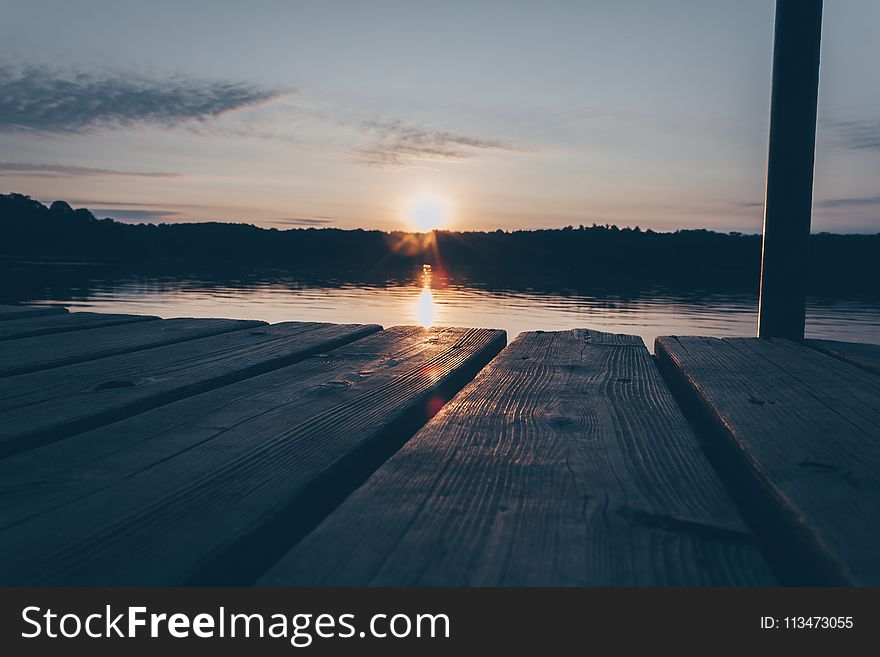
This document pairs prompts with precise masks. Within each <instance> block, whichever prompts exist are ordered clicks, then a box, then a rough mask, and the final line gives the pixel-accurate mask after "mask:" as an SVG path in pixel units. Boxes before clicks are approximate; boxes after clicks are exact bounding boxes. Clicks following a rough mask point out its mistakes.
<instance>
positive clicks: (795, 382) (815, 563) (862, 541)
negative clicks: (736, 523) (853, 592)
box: [656, 337, 880, 585]
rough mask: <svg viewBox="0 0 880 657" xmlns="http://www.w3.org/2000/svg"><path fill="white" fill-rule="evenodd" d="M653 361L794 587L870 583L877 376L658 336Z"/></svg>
mask: <svg viewBox="0 0 880 657" xmlns="http://www.w3.org/2000/svg"><path fill="white" fill-rule="evenodd" d="M656 353H657V356H658V361H659V362H660V363H661V366H662V367H663V368H664V371H665V372H668V373H669V376H670V378H671V380H674V378H676V377H677V379H678V381H679V382H680V384H681V389H682V390H683V391H685V393H686V396H685V397H683V402H684V403H686V404H689V405H690V406H691V407H692V408H693V409H694V410H695V411H696V412H697V413H698V416H699V417H700V418H702V420H703V421H704V422H705V424H706V426H708V427H709V428H710V432H709V433H708V435H709V436H710V437H712V438H713V439H714V440H715V441H716V443H717V444H718V446H719V448H723V449H728V448H729V449H728V451H729V454H730V455H731V460H735V461H736V462H737V463H738V467H737V469H736V470H735V471H734V472H733V480H732V481H731V483H732V485H734V486H738V487H740V488H741V489H743V491H744V495H745V496H746V497H748V498H749V499H750V501H751V504H750V509H748V510H747V511H746V513H747V514H748V515H754V516H755V517H756V518H757V519H760V517H761V516H764V515H766V514H772V518H771V522H769V523H766V522H765V523H764V529H763V530H762V533H765V534H766V541H765V542H766V543H767V544H768V545H775V546H777V548H778V550H779V552H780V553H781V555H782V558H784V559H786V560H789V561H792V560H796V561H797V562H798V564H799V566H798V567H799V568H801V570H802V572H801V573H800V576H799V578H798V579H799V581H800V583H806V584H810V583H831V584H845V585H848V584H871V585H877V584H878V583H880V557H878V554H877V545H878V544H880V378H878V377H877V376H875V375H874V374H871V373H869V372H866V371H864V370H861V369H858V368H856V367H854V366H852V365H850V364H848V363H845V362H843V361H841V360H838V359H836V358H833V357H830V356H828V355H826V354H823V353H820V352H819V351H816V350H814V349H810V348H807V347H805V346H803V345H801V344H797V343H794V342H790V341H787V340H782V339H772V340H758V339H746V338H743V339H726V340H719V339H716V338H696V337H663V338H658V339H657V342H656ZM801 564H802V565H801Z"/></svg>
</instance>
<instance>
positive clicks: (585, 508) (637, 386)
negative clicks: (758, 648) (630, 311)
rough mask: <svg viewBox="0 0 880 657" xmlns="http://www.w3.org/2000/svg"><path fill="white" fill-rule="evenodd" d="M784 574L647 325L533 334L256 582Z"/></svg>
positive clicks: (696, 580) (748, 578) (691, 578)
mask: <svg viewBox="0 0 880 657" xmlns="http://www.w3.org/2000/svg"><path fill="white" fill-rule="evenodd" d="M771 582H773V578H772V575H771V574H770V572H769V570H768V566H767V564H766V563H765V561H764V560H763V558H762V557H761V555H760V554H759V553H758V551H757V549H756V547H755V546H754V544H753V541H752V536H751V534H750V533H749V532H748V531H747V529H746V527H745V526H744V524H743V522H742V520H741V519H740V517H739V515H738V513H737V511H736V509H735V508H734V506H733V504H732V503H731V501H730V500H729V499H728V497H727V495H726V493H725V491H724V490H723V488H722V486H721V484H720V483H719V481H718V479H717V478H716V476H715V475H714V472H713V471H712V469H711V468H710V466H709V464H708V462H707V461H706V459H705V457H704V456H703V454H702V452H701V450H700V448H699V446H698V445H697V442H696V440H695V437H694V435H693V434H692V432H691V429H690V427H689V425H688V423H687V422H686V420H685V418H684V417H683V416H682V415H681V413H680V411H679V409H678V407H677V406H676V404H675V401H674V400H673V398H672V396H671V394H670V392H669V391H668V389H667V388H666V386H665V385H664V383H663V381H662V380H661V378H660V376H659V373H658V372H657V370H656V368H655V366H654V363H653V360H652V358H651V356H650V354H649V353H648V351H647V349H646V348H645V346H644V344H643V343H642V341H641V339H639V338H638V337H635V336H616V335H609V334H605V333H599V332H594V331H588V330H583V329H579V330H573V331H564V332H546V333H543V332H542V333H525V334H521V335H520V336H519V337H518V338H517V339H516V340H515V341H514V342H513V343H512V344H511V345H510V346H509V347H508V348H507V349H505V350H504V351H503V352H502V353H501V355H499V356H498V357H497V358H496V359H495V360H494V361H493V362H492V363H491V364H490V365H489V366H487V367H486V368H485V369H484V370H483V371H482V372H480V374H479V375H478V376H477V378H476V379H475V380H474V381H473V382H472V383H471V384H469V385H468V386H467V387H466V388H465V389H464V390H463V391H462V392H461V393H460V394H459V395H457V396H456V397H455V398H454V399H453V400H452V401H451V402H450V403H449V404H448V405H447V406H445V407H444V408H443V410H441V411H440V413H438V414H437V416H436V417H434V419H433V420H431V422H429V423H428V424H427V425H426V426H425V427H424V428H423V429H422V430H421V431H420V432H419V433H418V434H416V436H414V437H413V438H412V439H411V440H410V441H409V442H408V443H407V444H406V445H405V446H404V447H403V448H402V449H401V450H400V451H399V452H398V453H397V454H395V455H394V456H393V457H392V458H391V459H389V460H388V462H386V463H385V465H383V466H382V467H381V468H379V469H378V470H377V471H376V472H375V473H374V474H373V476H371V477H370V479H368V480H367V482H366V483H365V484H364V485H363V486H361V487H360V488H359V489H358V490H357V491H355V492H354V493H353V494H352V495H351V496H350V497H349V498H348V499H347V500H346V501H345V502H344V503H343V504H342V505H340V507H339V508H338V509H336V510H335V511H334V512H333V513H332V514H330V515H329V516H328V517H327V518H326V519H325V520H324V521H323V522H322V523H321V524H320V525H318V526H317V528H316V529H315V530H314V531H312V532H311V533H310V534H309V535H308V536H306V537H305V538H304V539H303V540H302V541H301V542H300V543H299V544H298V545H297V546H295V547H294V548H293V549H292V550H291V551H290V552H289V553H288V554H287V555H286V556H285V557H284V558H283V559H281V560H280V561H279V562H278V563H277V564H276V565H275V566H274V567H273V568H272V569H271V570H270V571H269V572H268V573H267V574H266V575H265V576H264V577H263V578H261V579H260V580H259V582H258V584H262V585H306V586H312V585H332V586H336V585H341V586H365V585H379V586H423V585H424V586H433V585H437V586H449V585H452V586H497V585H514V586H564V585H569V586H570V585H575V586H592V585H734V584H767V583H771Z"/></svg>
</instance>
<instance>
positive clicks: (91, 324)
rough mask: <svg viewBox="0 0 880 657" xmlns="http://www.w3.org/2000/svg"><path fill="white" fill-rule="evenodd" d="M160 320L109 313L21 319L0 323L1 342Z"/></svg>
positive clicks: (68, 314) (69, 314)
mask: <svg viewBox="0 0 880 657" xmlns="http://www.w3.org/2000/svg"><path fill="white" fill-rule="evenodd" d="M157 319H159V318H158V317H154V316H152V315H111V314H108V313H86V312H83V313H67V314H62V315H44V316H40V317H31V318H27V319H19V320H17V321H15V322H2V323H0V340H13V339H15V338H31V337H34V336H37V335H50V334H52V333H65V332H67V331H81V330H83V329H90V328H98V327H102V326H114V325H116V324H128V323H129V322H147V321H153V320H157Z"/></svg>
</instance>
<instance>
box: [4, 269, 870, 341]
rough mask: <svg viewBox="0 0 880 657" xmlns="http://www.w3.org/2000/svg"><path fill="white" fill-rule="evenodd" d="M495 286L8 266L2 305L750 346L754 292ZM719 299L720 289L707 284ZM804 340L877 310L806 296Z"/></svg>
mask: <svg viewBox="0 0 880 657" xmlns="http://www.w3.org/2000/svg"><path fill="white" fill-rule="evenodd" d="M503 278H504V276H503V275H499V273H498V272H495V273H494V275H492V276H486V275H483V274H480V273H477V272H448V271H434V270H432V269H431V267H430V266H428V265H425V266H423V267H421V268H415V269H413V270H407V271H403V272H400V271H396V272H392V273H382V272H374V273H373V274H371V275H369V276H364V275H352V274H349V273H334V272H329V273H328V272H322V273H320V274H316V273H315V272H294V271H286V270H236V271H232V272H230V271H222V272H217V271H215V270H209V271H190V270H187V269H184V270H177V271H172V272H169V271H166V270H165V269H161V270H156V271H140V272H134V273H132V272H131V271H128V270H127V269H123V268H120V267H119V266H118V265H112V266H111V265H102V264H98V263H76V262H57V261H56V262H49V263H46V262H35V261H19V262H12V263H10V262H6V263H4V265H3V282H2V284H0V297H2V300H3V301H4V302H7V303H8V302H39V303H59V304H64V305H66V306H67V307H68V308H70V310H72V311H84V310H88V311H94V312H113V313H135V314H148V315H158V316H160V317H163V318H167V317H181V316H187V317H229V318H241V319H262V320H265V321H267V322H273V323H274V322H283V321H292V320H293V321H319V322H337V323H374V324H381V325H383V326H386V327H387V326H393V325H395V324H420V325H423V326H472V327H487V328H501V329H505V330H506V331H507V332H508V339H510V340H512V339H513V337H515V336H516V335H517V334H518V333H520V332H522V331H535V330H545V331H547V330H560V329H570V328H575V327H589V328H596V329H600V330H605V331H611V332H616V333H631V334H635V335H639V336H641V337H642V338H643V339H644V340H645V343H646V344H647V345H648V346H649V347H653V340H654V338H655V337H656V336H658V335H711V336H719V337H729V336H744V337H751V336H754V335H755V330H756V317H757V307H758V301H757V294H756V292H755V291H743V290H736V291H729V292H725V291H720V290H718V289H708V290H701V289H699V288H698V287H697V288H694V287H693V286H689V289H669V288H665V287H660V286H645V285H640V286H635V287H632V286H626V285H622V286H620V289H615V288H614V286H610V287H609V285H608V283H607V282H605V283H603V284H602V285H601V286H599V285H591V284H590V281H578V282H576V283H575V282H571V281H564V282H560V280H559V279H558V278H554V279H552V280H551V279H548V280H535V281H533V282H530V283H528V284H522V283H518V284H516V285H515V286H505V285H502V284H499V283H498V281H499V280H501V279H503ZM716 288H717V285H716ZM807 336H808V337H815V338H829V339H836V340H847V341H852V342H875V343H880V299H878V298H876V297H873V296H866V295H861V296H852V297H844V298H827V297H818V296H811V297H809V299H808V307H807Z"/></svg>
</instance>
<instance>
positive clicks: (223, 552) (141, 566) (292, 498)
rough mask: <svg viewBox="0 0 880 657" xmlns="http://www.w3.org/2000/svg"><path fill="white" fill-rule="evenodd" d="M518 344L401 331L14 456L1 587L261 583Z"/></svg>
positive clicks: (444, 332) (8, 471)
mask: <svg viewBox="0 0 880 657" xmlns="http://www.w3.org/2000/svg"><path fill="white" fill-rule="evenodd" d="M504 341H505V339H504V333H503V331H491V330H485V329H455V328H450V329H423V328H420V327H395V328H392V329H388V330H385V331H381V332H379V333H376V334H374V335H371V336H369V337H366V338H363V339H361V340H358V341H357V342H354V343H352V344H349V345H347V346H345V347H341V348H339V349H337V350H335V351H333V352H330V353H328V354H323V355H316V356H313V357H311V358H308V359H306V360H304V361H302V362H300V363H297V364H295V365H292V366H290V367H285V368H283V369H280V370H276V371H274V372H272V373H269V374H264V375H262V376H259V377H255V378H251V379H248V380H246V381H242V382H239V383H237V384H234V385H229V386H226V387H224V388H222V389H218V390H214V391H211V392H208V393H204V394H201V395H198V396H197V397H191V398H188V399H185V400H182V401H179V402H176V403H174V404H169V405H167V406H164V407H162V408H159V409H155V410H153V411H150V412H147V413H143V414H142V415H138V416H135V417H131V418H128V419H126V420H123V421H121V422H117V423H115V424H113V425H109V426H106V427H103V428H101V429H97V430H95V431H91V432H89V433H87V434H83V435H80V436H77V437H75V438H73V439H71V440H70V441H67V442H65V443H56V444H53V445H49V446H46V447H44V448H42V449H39V450H35V451H33V452H32V453H29V454H21V455H19V456H18V457H15V458H13V459H10V460H9V461H8V462H7V463H4V464H3V466H2V472H3V478H2V481H3V486H4V488H5V489H6V491H5V494H4V495H3V498H4V499H5V500H7V501H8V499H9V498H10V496H16V497H17V501H16V502H15V503H14V504H4V506H3V510H2V513H0V518H2V521H0V524H2V525H3V526H4V529H3V530H2V531H0V581H2V582H4V583H33V584H35V583H38V582H41V583H56V584H59V583H64V584H73V583H81V584H100V583H106V584H134V583H139V584H150V585H157V584H179V583H212V584H214V583H219V582H222V583H246V582H249V581H252V580H253V579H254V578H255V577H256V576H257V575H259V574H260V573H261V572H263V571H264V570H265V568H266V567H268V565H269V564H271V563H272V562H273V561H274V559H275V558H277V557H278V556H280V554H282V553H283V552H284V550H286V549H287V548H289V547H290V545H292V543H293V541H295V540H296V539H297V538H298V537H299V536H301V535H302V534H303V533H304V532H305V531H306V530H307V529H308V528H310V527H311V526H312V525H314V523H315V522H317V520H318V519H320V517H321V516H322V515H323V514H324V513H326V512H327V511H328V510H329V509H330V508H332V506H333V505H335V504H336V503H338V501H339V500H340V499H342V498H343V497H344V496H345V495H346V494H347V493H348V492H349V491H350V490H352V489H353V488H354V487H355V486H356V485H357V484H358V483H360V482H361V481H363V479H364V478H366V476H367V475H368V474H369V472H370V471H372V470H373V469H374V468H375V467H376V465H377V464H378V463H381V461H382V460H383V459H384V458H385V457H386V456H387V454H388V453H389V452H390V451H393V450H394V449H396V448H397V447H398V446H399V445H400V444H401V443H402V442H403V441H405V440H406V438H408V437H409V436H411V435H412V433H414V431H415V430H416V429H417V428H418V426H420V425H421V424H422V423H424V422H425V421H426V420H427V418H428V417H429V416H430V414H432V413H433V412H436V410H437V408H439V406H440V405H441V404H442V403H443V401H444V400H445V399H448V398H449V397H451V396H452V395H453V394H454V393H455V391H456V390H458V389H459V388H460V387H461V386H462V385H464V384H465V383H466V382H467V381H468V380H470V378H471V377H473V375H474V374H475V373H476V371H477V370H479V368H480V367H482V366H483V365H484V364H485V363H486V362H487V361H488V360H490V359H491V358H492V356H493V355H494V354H496V353H497V352H498V351H500V349H501V348H502V347H503V346H504ZM7 477H8V478H7Z"/></svg>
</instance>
